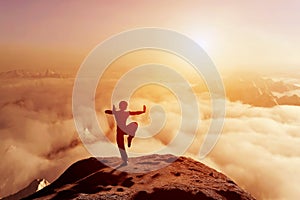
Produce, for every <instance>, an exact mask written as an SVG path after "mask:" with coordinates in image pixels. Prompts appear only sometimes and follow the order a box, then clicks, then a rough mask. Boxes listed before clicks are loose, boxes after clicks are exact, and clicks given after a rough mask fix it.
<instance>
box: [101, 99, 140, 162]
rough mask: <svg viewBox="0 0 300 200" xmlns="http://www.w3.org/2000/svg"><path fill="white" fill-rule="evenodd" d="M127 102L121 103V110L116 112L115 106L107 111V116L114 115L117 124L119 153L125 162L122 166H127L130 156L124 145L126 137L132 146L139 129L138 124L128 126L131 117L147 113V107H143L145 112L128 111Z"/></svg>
mask: <svg viewBox="0 0 300 200" xmlns="http://www.w3.org/2000/svg"><path fill="white" fill-rule="evenodd" d="M127 106H128V104H127V102H126V101H121V102H120V103H119V108H120V110H116V107H115V105H113V109H112V110H105V113H106V114H111V115H114V117H115V120H116V123H117V144H118V147H119V151H120V154H121V157H122V160H123V163H122V166H125V165H127V160H128V156H127V153H126V150H125V145H124V135H128V137H127V143H128V147H130V146H131V141H132V139H133V138H134V136H135V132H136V130H137V128H138V123H137V122H131V123H129V124H126V122H127V119H128V117H129V115H140V114H143V113H145V112H146V106H145V105H144V106H143V111H126V109H127Z"/></svg>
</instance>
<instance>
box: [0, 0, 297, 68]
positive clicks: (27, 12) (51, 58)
mask: <svg viewBox="0 0 300 200" xmlns="http://www.w3.org/2000/svg"><path fill="white" fill-rule="evenodd" d="M299 9H300V2H299V1H297V0H295V1H293V0H288V1H273V0H272V1H271V0H269V1H263V2H261V1H238V0H236V1H226V3H225V2H220V1H185V2H176V1H170V0H168V1H147V2H146V1H126V2H125V1H118V2H117V1H108V0H103V1H88V3H87V2H86V1H58V0H54V1H14V0H12V1H1V2H0V27H1V29H0V33H1V37H0V71H4V70H10V69H19V68H25V69H28V68H32V69H39V68H43V69H44V68H59V69H67V70H69V69H78V67H79V66H80V64H81V62H82V61H83V59H84V58H85V56H87V54H88V52H89V51H91V50H92V49H93V48H94V47H95V46H96V45H97V44H98V43H100V42H101V41H103V40H104V39H106V38H108V37H109V36H111V35H113V34H117V33H119V32H121V31H124V30H128V29H132V28H137V27H147V26H155V27H162V28H169V29H173V30H175V31H178V32H181V33H183V34H186V35H187V36H190V37H191V38H192V39H194V40H195V41H197V42H198V43H199V44H200V45H202V47H203V48H204V49H205V50H206V51H207V53H208V54H209V55H210V57H211V58H212V59H213V61H214V62H215V64H216V66H217V67H218V68H220V69H224V68H228V67H239V68H249V67H251V68H253V67H258V68H262V67H263V68H266V67H272V68H282V69H285V68H287V67H288V68H290V69H294V70H295V69H296V68H297V67H299V65H300V57H299V52H300V45H299V44H300V37H299V35H300V26H299V21H300V12H299Z"/></svg>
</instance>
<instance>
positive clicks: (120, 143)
mask: <svg viewBox="0 0 300 200" xmlns="http://www.w3.org/2000/svg"><path fill="white" fill-rule="evenodd" d="M124 135H126V133H125V132H123V131H122V130H121V129H120V128H119V127H117V144H118V147H119V151H120V154H121V157H122V160H123V161H124V162H126V161H127V159H128V156H127V153H126V150H125V145H124Z"/></svg>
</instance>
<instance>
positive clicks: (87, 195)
mask: <svg viewBox="0 0 300 200" xmlns="http://www.w3.org/2000/svg"><path fill="white" fill-rule="evenodd" d="M99 159H100V160H102V161H103V162H104V163H107V164H109V165H110V166H112V165H115V166H118V164H119V163H120V159H119V158H114V157H110V158H99ZM153 166H155V167H161V166H165V167H164V168H161V169H157V170H154V171H151V169H152V167H153ZM121 169H122V171H119V170H121ZM137 169H138V170H139V171H140V173H134V170H137ZM119 170H118V169H113V168H111V167H107V166H106V165H104V164H102V162H99V161H98V160H97V159H96V158H93V157H92V158H89V159H85V160H81V161H78V162H76V163H74V164H73V165H72V166H70V167H69V168H68V169H67V170H66V171H65V172H64V173H63V174H62V175H61V176H60V177H59V178H58V179H57V180H56V181H55V182H53V183H52V184H50V185H49V186H47V187H45V188H44V189H42V190H40V191H39V192H37V193H35V194H33V195H31V196H29V197H28V198H27V199H34V198H39V199H136V200H138V199H166V198H168V199H218V200H219V199H224V200H225V199H230V200H235V199H241V200H248V199H249V200H250V199H254V198H253V197H251V195H250V194H248V193H246V192H245V191H243V190H242V189H241V188H240V187H239V186H237V185H236V184H235V183H234V182H233V181H232V180H230V179H229V178H228V177H226V176H225V175H223V174H221V173H219V172H217V171H215V170H214V169H211V168H209V167H207V166H206V165H204V164H202V163H200V162H197V161H195V160H192V159H190V158H185V157H179V158H177V157H175V156H172V155H149V156H143V157H136V158H130V159H129V164H128V165H127V166H125V167H122V168H119ZM124 170H125V171H128V172H125V171H124Z"/></svg>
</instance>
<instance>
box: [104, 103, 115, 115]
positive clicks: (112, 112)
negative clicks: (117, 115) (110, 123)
mask: <svg viewBox="0 0 300 200" xmlns="http://www.w3.org/2000/svg"><path fill="white" fill-rule="evenodd" d="M114 112H116V106H115V105H113V109H112V110H105V113H106V114H110V115H112V114H114Z"/></svg>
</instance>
